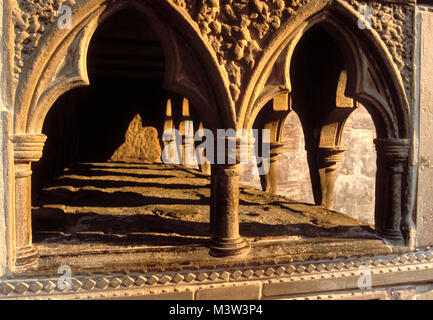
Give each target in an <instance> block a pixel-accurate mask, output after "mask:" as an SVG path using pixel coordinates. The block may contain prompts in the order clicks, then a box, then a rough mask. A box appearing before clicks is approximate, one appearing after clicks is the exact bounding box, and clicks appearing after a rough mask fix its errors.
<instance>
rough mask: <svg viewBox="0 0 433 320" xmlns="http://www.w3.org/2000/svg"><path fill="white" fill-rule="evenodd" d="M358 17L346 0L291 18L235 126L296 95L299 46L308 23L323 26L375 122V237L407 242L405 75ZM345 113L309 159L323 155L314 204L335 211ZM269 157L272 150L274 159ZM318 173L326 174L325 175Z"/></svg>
mask: <svg viewBox="0 0 433 320" xmlns="http://www.w3.org/2000/svg"><path fill="white" fill-rule="evenodd" d="M301 17H302V18H301ZM359 17H360V14H359V13H358V12H356V11H355V10H354V9H353V8H352V7H351V6H349V5H348V4H346V3H343V2H341V1H329V2H327V1H322V2H320V5H319V4H318V5H316V6H313V5H310V6H308V4H305V5H304V7H303V8H301V9H299V11H298V20H297V21H296V22H293V21H290V22H288V23H287V24H286V25H284V26H281V28H280V29H278V31H276V33H275V36H274V37H273V38H272V39H271V40H270V42H269V45H268V47H267V48H265V50H264V54H263V55H262V56H261V57H260V60H259V62H258V63H257V65H256V68H255V69H254V70H253V73H252V76H251V77H250V81H249V82H248V84H247V85H246V87H245V88H246V89H245V95H244V96H243V100H242V103H241V105H240V111H239V113H240V116H239V122H238V125H239V127H242V128H245V129H247V130H248V129H250V128H251V127H252V125H253V123H254V121H255V120H256V117H257V116H258V115H259V112H260V111H261V110H262V109H263V108H264V107H265V106H266V105H267V103H268V102H269V101H270V100H272V99H275V97H276V96H278V95H279V94H286V95H289V97H290V96H291V94H292V89H293V88H292V87H293V81H296V80H295V79H291V65H292V58H293V53H294V50H295V48H296V47H297V44H298V43H299V42H300V41H301V39H302V38H303V35H304V34H306V33H307V32H308V31H309V30H310V29H311V28H313V27H315V26H320V27H321V28H323V29H324V30H325V31H326V32H327V33H328V34H329V35H330V36H331V37H332V38H333V40H334V41H335V42H336V44H337V47H338V48H339V50H340V51H341V53H342V56H343V58H344V62H345V64H346V66H345V68H346V69H347V79H346V81H345V85H344V87H345V88H344V90H343V93H344V94H343V95H344V96H347V97H348V98H352V99H354V100H355V101H357V102H361V103H362V104H363V105H364V106H365V107H366V108H367V110H368V111H369V113H370V115H371V116H372V119H373V121H374V123H375V127H376V132H377V139H376V140H375V144H376V149H377V153H378V165H377V166H378V170H377V178H376V193H377V194H376V199H377V200H376V209H375V226H376V231H377V234H378V235H379V236H381V237H382V238H384V239H386V240H389V241H391V242H394V241H396V242H397V243H399V242H400V241H401V240H403V237H404V240H405V241H406V243H410V241H411V240H410V235H409V233H410V232H408V231H409V230H410V228H411V221H410V219H408V218H407V216H406V215H407V213H406V212H404V211H405V210H404V207H405V206H406V205H407V202H408V201H409V199H407V197H406V195H405V192H404V189H405V187H406V186H405V184H406V180H407V175H408V168H407V161H408V157H409V149H410V139H409V137H410V134H411V132H410V123H409V117H410V111H409V110H410V108H409V102H408V101H409V100H408V96H407V94H410V93H409V92H408V93H407V92H406V89H405V87H404V84H403V78H402V75H401V74H400V71H399V70H398V68H397V66H396V64H395V62H394V61H393V58H392V56H391V55H390V53H389V51H388V49H387V47H386V45H385V44H384V42H383V41H382V40H381V38H380V37H379V35H378V34H377V32H376V31H374V30H372V29H365V30H359V28H358V19H359ZM360 49H361V50H360ZM340 91H341V90H340ZM287 101H291V99H290V98H289V99H287ZM275 110H276V109H275ZM286 110H287V111H288V112H289V111H290V110H291V103H288V104H287V108H286ZM335 116H338V115H330V117H331V118H333V117H335ZM347 116H348V115H341V117H343V118H342V119H341V120H342V121H339V122H340V124H339V125H338V126H334V127H335V128H334V129H332V128H331V129H332V130H334V131H335V133H334V135H335V136H336V137H335V139H336V140H335V142H334V143H329V141H328V143H325V144H324V145H323V146H322V145H321V144H320V145H318V146H317V148H318V149H317V151H313V152H312V155H311V159H310V162H311V163H312V162H315V161H316V157H319V158H320V159H321V160H320V161H319V162H320V166H319V167H317V168H313V169H314V170H315V169H317V171H318V173H317V177H316V178H315V179H313V177H312V182H313V184H316V191H315V198H316V203H317V204H321V205H324V206H325V207H328V208H330V209H332V205H333V181H334V180H333V174H332V173H333V172H334V171H335V168H336V166H335V164H336V162H339V161H341V160H342V158H341V157H342V152H343V151H344V148H342V146H340V145H339V142H338V141H339V140H341V134H342V132H343V128H344V124H345V120H346V119H347ZM345 117H346V118H345ZM325 120H326V119H325ZM331 120H332V119H331ZM334 120H335V119H334ZM304 130H305V128H304ZM326 130H328V129H326ZM274 142H275V143H276V146H275V147H276V148H279V145H278V143H277V141H274ZM271 150H272V147H271ZM272 156H273V153H272V151H271V158H272ZM322 158H323V159H322ZM314 166H315V165H313V166H312V167H314ZM310 170H312V169H311V167H310ZM320 170H324V171H323V172H322V173H320V172H321V171H320ZM325 172H326V174H325ZM319 175H320V178H319ZM313 180H316V181H315V182H314V181H313ZM329 184H331V185H332V187H329ZM320 194H321V196H320ZM331 194H332V195H331ZM381 197H382V198H381Z"/></svg>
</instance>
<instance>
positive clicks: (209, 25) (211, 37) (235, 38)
mask: <svg viewBox="0 0 433 320" xmlns="http://www.w3.org/2000/svg"><path fill="white" fill-rule="evenodd" d="M171 1H173V2H174V3H175V4H177V5H178V6H180V7H182V8H183V9H185V10H186V11H187V12H188V13H189V14H190V16H191V17H192V18H193V19H194V20H195V21H196V22H197V24H198V26H199V28H200V31H201V33H202V36H203V37H204V39H205V40H207V41H208V42H209V44H210V45H211V46H212V48H213V49H214V50H215V53H216V55H217V57H218V61H219V63H220V65H221V66H223V67H224V68H225V70H226V72H227V75H228V78H229V81H230V91H231V94H232V98H233V100H235V101H236V100H238V97H239V94H240V87H241V85H242V83H243V79H244V77H247V76H248V74H249V72H250V71H251V70H252V69H253V67H254V64H255V62H256V61H257V59H258V55H259V54H260V53H261V49H262V48H263V47H264V44H265V42H266V39H267V38H268V37H269V35H270V34H271V33H272V32H273V31H275V30H276V29H278V28H279V27H280V26H281V25H282V24H283V22H285V21H286V20H287V19H288V18H289V17H291V16H295V15H296V11H297V9H299V8H300V7H302V6H304V5H305V4H307V3H309V2H311V1H312V0H290V1H287V0H286V1H284V0H273V1H260V0H254V1H244V0H206V1H185V0H171Z"/></svg>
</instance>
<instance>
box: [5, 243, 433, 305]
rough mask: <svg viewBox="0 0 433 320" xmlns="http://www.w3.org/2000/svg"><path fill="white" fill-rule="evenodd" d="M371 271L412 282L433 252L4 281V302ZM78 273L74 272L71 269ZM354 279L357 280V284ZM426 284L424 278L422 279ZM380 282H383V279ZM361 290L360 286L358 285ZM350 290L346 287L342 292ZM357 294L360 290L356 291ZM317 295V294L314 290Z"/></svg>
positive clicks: (432, 265) (431, 263)
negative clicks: (64, 280)
mask: <svg viewBox="0 0 433 320" xmlns="http://www.w3.org/2000/svg"><path fill="white" fill-rule="evenodd" d="M361 266H364V267H368V268H370V270H371V273H372V276H373V283H372V284H373V286H376V285H375V283H374V280H375V277H377V280H378V281H377V282H379V280H380V279H382V278H384V277H386V276H387V274H389V275H390V276H392V274H398V273H399V272H402V273H405V272H413V278H411V279H409V278H405V279H404V282H407V283H410V282H411V281H416V280H419V279H421V276H418V277H417V276H416V273H417V272H422V271H423V270H431V269H433V250H426V251H418V252H410V253H406V254H400V255H397V254H396V255H387V256H376V257H363V258H356V259H345V260H326V261H325V260H323V261H316V262H305V263H290V264H283V265H262V266H259V267H243V268H234V269H214V270H198V271H191V272H188V271H186V272H180V273H173V272H165V273H143V274H141V273H129V274H110V275H104V274H98V275H90V276H77V277H74V276H73V274H72V288H71V289H64V290H62V289H60V288H59V287H58V285H57V281H58V279H59V278H58V277H59V276H60V275H58V276H54V277H40V278H27V279H12V280H4V281H0V298H2V299H14V298H19V299H25V298H35V297H36V298H41V299H43V298H52V297H56V298H62V296H63V297H65V298H66V297H67V298H68V299H70V298H75V299H88V298H101V297H105V298H107V297H116V296H117V297H125V296H131V295H144V294H146V295H152V294H153V295H157V294H162V293H170V292H182V291H191V290H194V289H200V288H202V287H203V286H211V287H221V286H230V284H235V283H236V284H238V285H241V284H242V283H249V282H261V283H262V284H263V285H265V284H268V285H273V284H275V285H280V284H281V283H287V282H290V284H291V286H296V283H297V282H302V281H311V280H315V281H327V280H328V281H329V280H332V281H335V282H338V280H339V279H349V278H350V277H352V278H353V277H357V278H359V276H360V275H361V274H363V273H361V272H360V269H359V267H361ZM72 272H73V270H72ZM357 278H355V280H356V279H357ZM421 280H422V279H421ZM380 282H383V280H381V281H380ZM355 286H356V281H355ZM342 289H347V288H342ZM356 289H358V288H356ZM313 290H314V289H313Z"/></svg>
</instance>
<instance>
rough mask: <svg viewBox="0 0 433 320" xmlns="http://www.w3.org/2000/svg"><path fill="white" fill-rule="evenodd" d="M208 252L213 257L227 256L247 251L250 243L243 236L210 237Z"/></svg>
mask: <svg viewBox="0 0 433 320" xmlns="http://www.w3.org/2000/svg"><path fill="white" fill-rule="evenodd" d="M208 246H209V248H210V254H211V255H212V256H214V257H228V256H235V255H240V254H243V253H246V252H248V250H249V249H250V244H249V243H248V241H245V240H244V239H243V238H241V237H239V238H237V239H212V240H211V241H210V242H209V244H208Z"/></svg>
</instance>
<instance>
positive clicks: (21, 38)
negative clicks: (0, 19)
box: [13, 0, 75, 79]
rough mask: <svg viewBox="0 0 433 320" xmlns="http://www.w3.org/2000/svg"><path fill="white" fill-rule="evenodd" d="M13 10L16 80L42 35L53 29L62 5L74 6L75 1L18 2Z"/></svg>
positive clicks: (39, 0)
mask: <svg viewBox="0 0 433 320" xmlns="http://www.w3.org/2000/svg"><path fill="white" fill-rule="evenodd" d="M16 3H17V6H16V7H15V9H14V10H13V23H14V26H15V55H14V61H15V67H14V74H15V78H16V79H18V77H19V74H20V73H21V70H22V68H23V67H24V64H25V62H26V61H27V60H28V58H29V57H30V55H31V54H32V52H33V51H34V49H35V48H36V47H37V46H38V44H39V40H40V38H41V36H42V34H43V33H44V32H45V31H46V30H47V29H48V28H50V27H51V25H52V24H53V23H54V21H55V20H56V18H57V16H58V11H59V8H60V7H61V6H62V5H68V6H73V5H74V4H75V0H16Z"/></svg>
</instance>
